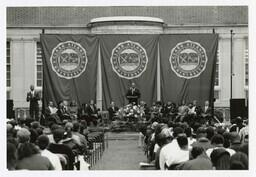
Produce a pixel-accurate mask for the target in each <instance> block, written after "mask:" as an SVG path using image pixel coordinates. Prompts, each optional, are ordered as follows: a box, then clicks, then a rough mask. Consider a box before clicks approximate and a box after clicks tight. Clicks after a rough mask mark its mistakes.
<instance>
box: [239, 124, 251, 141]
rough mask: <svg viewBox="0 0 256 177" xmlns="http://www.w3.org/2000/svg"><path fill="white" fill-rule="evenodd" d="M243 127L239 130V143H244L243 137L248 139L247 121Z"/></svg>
mask: <svg viewBox="0 0 256 177" xmlns="http://www.w3.org/2000/svg"><path fill="white" fill-rule="evenodd" d="M244 124H245V126H244V127H243V128H241V129H240V131H239V135H240V137H241V143H245V137H246V136H247V137H248V134H249V126H248V119H247V120H245V121H244Z"/></svg>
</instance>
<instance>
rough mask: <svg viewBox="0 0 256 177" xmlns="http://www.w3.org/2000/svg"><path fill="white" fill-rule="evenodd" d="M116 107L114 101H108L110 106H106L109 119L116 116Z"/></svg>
mask: <svg viewBox="0 0 256 177" xmlns="http://www.w3.org/2000/svg"><path fill="white" fill-rule="evenodd" d="M118 110H119V109H118V107H117V106H116V105H115V102H114V101H112V102H111V103H110V107H109V108H108V113H109V120H111V121H113V118H114V117H115V116H116V113H117V112H118Z"/></svg>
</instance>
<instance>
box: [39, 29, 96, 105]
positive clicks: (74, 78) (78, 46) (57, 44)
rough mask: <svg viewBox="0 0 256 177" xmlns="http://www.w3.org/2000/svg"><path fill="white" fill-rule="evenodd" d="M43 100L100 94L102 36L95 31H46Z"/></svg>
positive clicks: (82, 99)
mask: <svg viewBox="0 0 256 177" xmlns="http://www.w3.org/2000/svg"><path fill="white" fill-rule="evenodd" d="M40 39H41V45H42V49H43V78H44V80H43V104H44V105H45V106H47V104H48V102H49V101H53V102H54V103H55V104H57V103H59V102H60V101H62V100H67V101H72V100H75V101H76V102H77V103H78V104H79V105H81V104H83V103H88V102H89V100H91V99H93V100H95V98H96V75H97V60H98V39H97V37H96V36H95V35H85V34H83V35H80V34H77V35H74V34H42V35H41V36H40Z"/></svg>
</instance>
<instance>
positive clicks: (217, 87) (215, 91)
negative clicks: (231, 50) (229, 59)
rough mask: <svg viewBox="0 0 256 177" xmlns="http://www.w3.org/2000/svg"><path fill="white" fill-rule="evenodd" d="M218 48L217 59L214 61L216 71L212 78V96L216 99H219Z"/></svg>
mask: <svg viewBox="0 0 256 177" xmlns="http://www.w3.org/2000/svg"><path fill="white" fill-rule="evenodd" d="M219 53H220V52H219V49H218V51H217V61H216V73H215V80H214V98H215V99H216V100H219V99H220V57H219Z"/></svg>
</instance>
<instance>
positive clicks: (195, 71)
mask: <svg viewBox="0 0 256 177" xmlns="http://www.w3.org/2000/svg"><path fill="white" fill-rule="evenodd" d="M217 48H218V35H216V34H170V35H169V34H166V35H160V39H159V49H160V72H161V97H162V101H164V102H167V101H173V102H175V103H181V102H182V100H185V101H186V102H190V101H193V100H197V101H198V103H199V104H201V105H202V104H203V102H204V101H205V100H209V101H210V102H212V99H213V94H214V79H215V67H216V59H217Z"/></svg>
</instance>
